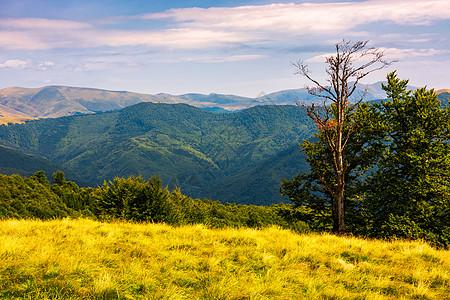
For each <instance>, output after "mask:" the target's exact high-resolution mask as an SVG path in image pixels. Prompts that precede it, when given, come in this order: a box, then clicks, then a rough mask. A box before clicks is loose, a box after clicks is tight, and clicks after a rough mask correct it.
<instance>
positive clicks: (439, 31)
mask: <svg viewBox="0 0 450 300" xmlns="http://www.w3.org/2000/svg"><path fill="white" fill-rule="evenodd" d="M343 39H345V40H349V41H354V42H356V41H365V40H368V41H369V42H368V47H375V48H378V49H380V50H381V51H384V54H385V58H387V59H390V60H396V62H395V63H393V64H392V65H391V66H390V67H389V68H385V69H383V70H380V71H377V72H374V73H372V74H371V75H370V76H367V77H366V78H364V81H363V82H365V83H374V82H377V81H381V80H384V79H385V78H386V74H387V73H388V72H390V71H393V70H397V74H398V75H399V77H400V78H402V79H409V80H410V84H411V85H413V86H418V87H421V86H425V85H426V86H427V87H428V88H435V89H442V88H450V75H449V74H450V73H449V72H450V1H449V0H419V1H415V0H365V1H351V0H350V1H340V0H334V1H332V0H324V1H295V0H291V1H268V0H246V1H244V0H230V1H223V0H217V1H210V0H187V1H179V0H175V1H170V0H165V1H164V0H151V1H146V0H101V1H96V0H64V1H61V0H0V89H1V88H6V87H11V86H21V87H29V88H34V87H43V86H47V85H65V86H77V87H90V88H99V89H107V90H115V91H118V90H119V91H131V92H139V93H147V94H157V93H169V94H175V95H179V94H185V93H203V94H209V93H222V94H235V95H240V96H247V97H258V96H261V95H264V94H268V93H271V92H276V91H280V90H285V89H296V88H302V87H304V86H306V85H309V82H308V81H307V79H306V78H304V77H302V76H300V75H296V74H295V71H296V69H295V67H294V66H293V63H295V62H297V61H299V60H301V61H303V62H305V63H307V64H308V65H309V69H310V71H311V76H312V77H314V78H315V79H317V80H319V81H320V82H325V80H326V72H325V69H326V65H325V57H326V56H329V55H332V54H333V51H335V44H336V43H339V42H340V41H342V40H343Z"/></svg>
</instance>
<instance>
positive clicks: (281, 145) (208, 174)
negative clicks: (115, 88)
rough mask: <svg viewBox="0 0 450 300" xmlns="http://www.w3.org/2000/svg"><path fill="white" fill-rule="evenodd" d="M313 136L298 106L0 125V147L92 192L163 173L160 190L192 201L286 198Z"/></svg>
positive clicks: (141, 112)
mask: <svg viewBox="0 0 450 300" xmlns="http://www.w3.org/2000/svg"><path fill="white" fill-rule="evenodd" d="M314 130H315V127H313V126H312V124H311V122H310V120H309V119H308V118H307V117H306V115H305V113H304V110H303V108H302V107H298V106H256V107H252V108H250V109H247V110H244V111H241V112H238V113H235V114H217V113H212V112H207V111H204V110H201V109H198V108H195V107H192V106H188V105H184V104H176V105H170V104H160V103H140V104H137V105H134V106H131V107H127V108H125V109H122V110H119V111H113V112H107V113H102V114H94V115H82V116H70V117H62V118H57V119H40V120H35V121H30V122H27V123H26V124H16V125H10V126H0V143H1V144H3V145H5V146H7V147H10V148H13V149H20V150H22V151H24V152H27V153H31V154H35V155H39V156H42V157H44V158H46V159H48V160H50V161H51V162H52V163H56V164H60V165H62V166H63V167H65V168H66V169H68V170H76V172H77V173H78V174H82V179H83V180H84V181H88V182H91V183H92V184H93V185H94V186H95V185H96V184H101V183H102V182H103V180H111V179H112V178H114V177H115V176H122V177H126V176H129V175H139V174H142V176H143V177H144V178H150V177H151V176H153V175H160V176H161V178H162V179H163V183H164V184H168V185H169V186H171V187H174V186H175V185H176V186H178V187H180V188H181V190H182V191H183V192H184V193H187V194H188V195H191V196H194V197H201V198H205V197H206V198H212V199H213V200H220V201H222V202H227V201H228V202H231V201H233V202H237V203H254V202H255V201H256V202H257V203H258V204H271V203H278V202H280V201H282V200H283V198H282V197H281V196H280V195H279V194H278V189H279V184H280V182H281V181H282V178H283V177H286V178H290V177H291V176H293V175H295V174H296V173H298V172H299V170H302V168H304V161H303V160H302V159H301V158H299V157H297V155H298V153H299V151H300V148H299V147H298V145H297V144H298V142H300V141H302V140H303V139H304V138H309V137H311V136H312V132H313V131H314ZM292 155H293V156H294V157H290V156H292ZM30 171H31V170H30ZM34 171H38V170H34ZM231 198H232V199H231Z"/></svg>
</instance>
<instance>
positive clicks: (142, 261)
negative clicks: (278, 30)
mask: <svg viewBox="0 0 450 300" xmlns="http://www.w3.org/2000/svg"><path fill="white" fill-rule="evenodd" d="M449 295H450V255H449V252H448V251H445V250H435V249H433V248H431V247H430V246H428V245H427V244H425V243H422V242H408V241H392V242H386V241H380V240H366V239H361V238H354V237H346V238H341V237H336V236H333V235H327V234H309V235H300V234H296V233H293V232H291V231H289V230H282V229H279V228H276V227H271V228H267V229H261V230H255V229H209V228H207V227H206V226H203V225H191V226H182V227H171V226H168V225H164V224H133V223H126V222H123V223H120V222H113V223H102V222H97V221H92V220H88V219H78V220H73V219H63V220H52V221H38V220H2V221H0V299H450V298H449Z"/></svg>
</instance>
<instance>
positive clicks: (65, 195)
mask: <svg viewBox="0 0 450 300" xmlns="http://www.w3.org/2000/svg"><path fill="white" fill-rule="evenodd" d="M52 177H53V180H54V183H53V184H52V185H49V183H48V180H47V178H46V176H45V172H43V171H39V172H36V173H35V174H34V175H33V176H32V177H30V178H22V177H20V176H19V175H13V176H5V175H2V177H0V183H1V185H0V199H1V200H0V218H38V219H51V218H62V217H67V216H70V217H80V216H84V217H90V218H98V219H101V220H118V219H120V220H126V221H133V222H155V223H161V222H162V223H167V224H171V225H177V226H178V225H184V224H205V225H208V226H210V227H213V228H223V227H236V228H240V227H252V228H262V227H267V226H270V225H278V226H281V227H283V228H290V229H293V230H296V231H299V232H308V231H310V229H309V226H308V225H307V224H306V223H304V222H303V221H301V220H300V219H298V214H297V213H296V210H295V209H294V208H293V207H292V205H285V204H282V203H280V204H277V205H272V206H270V207H268V206H255V205H242V204H234V203H233V204H231V203H226V204H222V203H220V202H219V201H211V200H208V199H203V200H200V199H192V198H191V197H188V196H186V195H183V194H182V193H181V191H180V189H178V188H176V189H175V190H174V191H172V192H170V191H169V190H168V189H167V187H165V188H163V186H162V181H161V179H160V178H159V177H158V176H153V177H151V178H150V179H149V180H148V181H145V180H143V178H142V176H138V177H135V176H130V177H128V178H121V177H116V178H115V179H114V180H112V181H109V182H105V183H104V184H103V185H102V186H100V187H97V188H95V189H94V188H79V187H78V186H77V185H76V184H75V183H74V182H71V181H66V180H65V178H64V177H65V175H64V173H63V172H56V173H54V174H53V176H52Z"/></svg>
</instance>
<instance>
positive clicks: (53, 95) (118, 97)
mask: <svg viewBox="0 0 450 300" xmlns="http://www.w3.org/2000/svg"><path fill="white" fill-rule="evenodd" d="M365 89H367V93H366V96H365V100H375V99H383V98H385V93H384V91H383V90H382V89H381V82H377V83H374V84H369V85H364V84H358V95H359V96H361V95H362V91H364V90H365ZM319 100H321V99H320V98H318V97H315V96H313V95H311V94H309V93H308V91H307V89H305V88H300V89H289V90H283V91H278V92H273V93H269V94H266V95H261V96H258V97H255V98H249V97H242V96H236V95H231V94H217V93H210V94H208V95H205V94H198V93H189V94H183V95H171V94H166V93H159V94H154V95H151V94H142V93H134V92H128V91H112V90H103V89H96V88H84V87H71V86H60V85H50V86H45V87H40V88H22V87H9V88H5V89H1V90H0V117H21V118H24V117H28V118H57V117H62V116H70V115H77V114H93V113H99V112H106V111H110V110H118V109H122V108H124V107H127V106H131V105H134V104H137V103H140V102H153V103H170V104H176V103H185V104H189V105H192V106H195V107H198V108H202V109H206V110H209V111H216V112H219V113H222V112H224V113H225V112H235V111H240V110H243V109H246V108H249V107H252V106H256V105H294V104H297V103H310V102H312V101H319Z"/></svg>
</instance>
